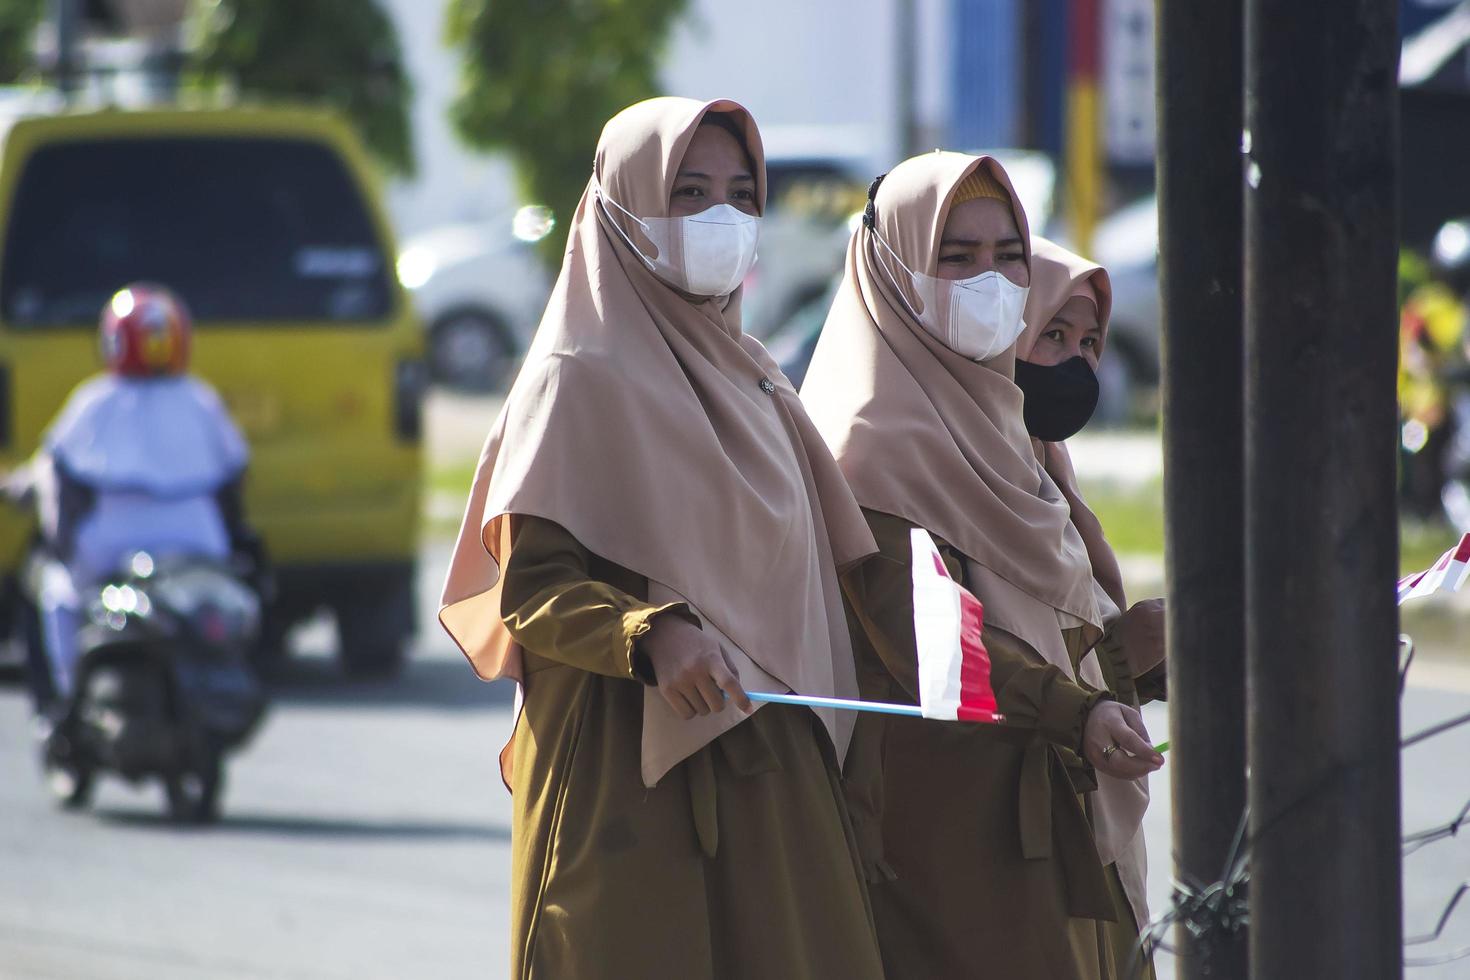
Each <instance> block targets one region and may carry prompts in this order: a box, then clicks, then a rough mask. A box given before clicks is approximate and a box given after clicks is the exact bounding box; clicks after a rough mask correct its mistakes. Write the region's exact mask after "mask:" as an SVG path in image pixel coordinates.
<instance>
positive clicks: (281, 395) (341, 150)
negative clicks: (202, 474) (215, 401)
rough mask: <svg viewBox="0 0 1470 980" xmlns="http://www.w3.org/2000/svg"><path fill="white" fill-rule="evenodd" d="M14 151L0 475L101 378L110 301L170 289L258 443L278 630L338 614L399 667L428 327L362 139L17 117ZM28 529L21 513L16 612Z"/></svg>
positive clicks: (13, 567)
mask: <svg viewBox="0 0 1470 980" xmlns="http://www.w3.org/2000/svg"><path fill="white" fill-rule="evenodd" d="M3 140H4V142H3V149H0V243H3V244H0V467H6V468H8V467H11V466H14V465H15V464H16V463H17V462H19V461H20V460H23V459H25V458H27V457H29V456H30V454H31V453H32V451H33V450H34V449H35V447H36V444H37V442H38V440H39V438H40V436H41V433H42V430H43V428H44V427H45V425H46V424H47V423H48V422H49V421H50V419H51V418H52V417H53V415H54V414H55V413H56V410H57V409H58V407H59V406H60V405H61V403H62V401H63V399H64V398H65V396H66V394H67V393H68V392H69V391H70V390H71V389H72V388H73V387H74V386H75V385H76V384H77V382H79V381H80V380H81V379H82V378H83V377H84V376H86V375H87V374H88V373H90V372H91V371H93V370H94V369H95V366H96V351H95V343H96V341H95V334H94V329H95V323H96V315H97V310H98V309H100V308H101V307H102V305H103V303H104V302H105V301H106V300H107V299H108V297H109V296H111V295H112V294H113V292H114V291H115V290H117V289H118V288H119V287H120V286H122V285H123V284H125V283H128V282H131V281H135V280H139V279H151V280H159V281H164V282H167V283H169V284H170V285H171V286H173V287H174V288H176V289H177V290H178V291H179V293H180V294H182V295H184V296H187V297H188V298H189V303H190V305H191V306H192V308H193V311H194V320H195V326H196V328H197V333H196V351H195V357H194V366H195V370H196V371H197V373H198V374H200V375H201V376H202V377H203V378H205V379H206V380H207V381H209V382H210V383H211V384H212V385H213V386H214V387H215V388H216V389H217V390H218V391H219V392H220V394H221V395H222V396H223V398H224V400H225V402H226V403H227V405H228V406H229V409H230V412H231V414H232V415H233V417H234V418H235V420H236V421H237V422H238V423H239V425H240V427H241V429H242V430H243V431H244V433H245V435H246V437H247V438H248V440H249V442H250V444H251V446H252V449H253V457H254V458H253V463H252V467H251V473H250V480H249V483H248V487H247V495H246V504H247V509H248V511H249V513H250V514H251V517H252V522H253V523H254V524H255V525H256V526H257V527H258V528H259V529H260V531H261V532H262V534H263V536H264V538H265V541H266V543H267V546H268V548H269V551H270V553H271V554H272V556H273V558H274V560H275V562H276V565H277V570H278V579H279V583H280V603H279V606H278V609H277V613H278V616H277V617H276V618H275V619H274V624H275V625H274V626H273V633H274V634H275V636H276V639H277V640H279V638H280V636H281V635H283V634H284V631H285V629H286V628H287V627H289V626H290V624H292V623H293V622H295V621H298V620H301V619H304V618H306V617H308V616H310V615H311V614H313V613H314V612H315V611H316V610H318V609H319V608H321V607H323V606H325V607H328V608H330V609H331V610H332V611H333V612H334V613H335V614H336V619H337V625H338V632H339V634H340V637H341V655H342V660H343V662H344V665H345V666H346V667H347V669H349V670H350V671H353V672H384V671H391V670H394V669H396V668H398V667H399V666H400V665H401V664H402V663H403V659H404V656H405V652H406V650H407V648H408V642H409V639H410V637H411V636H412V635H413V633H414V626H415V624H414V614H415V604H414V599H413V590H414V581H415V575H414V572H415V567H416V562H417V554H418V527H419V515H420V499H421V451H420V431H419V430H420V409H421V398H422V393H423V388H424V384H425V374H424V369H423V364H422V351H423V336H422V331H421V330H420V328H419V326H418V323H417V321H416V319H415V316H414V314H413V311H412V308H411V305H410V303H409V301H408V297H407V295H406V294H405V292H404V291H403V289H402V288H401V287H400V285H399V284H398V281H397V279H396V277H395V276H394V275H393V256H394V254H395V250H394V248H393V242H392V236H391V234H390V232H389V228H388V224H387V222H386V220H385V217H384V213H383V209H382V207H381V205H380V201H379V192H378V188H377V184H376V182H375V180H374V179H373V177H372V175H371V168H370V164H369V162H368V159H367V157H366V155H365V153H364V151H363V150H362V148H361V146H360V144H359V143H358V142H357V140H356V138H355V137H354V136H353V135H352V134H351V132H350V130H349V129H348V128H347V126H346V125H345V124H343V123H342V122H341V121H339V120H338V119H337V118H335V117H333V116H331V115H328V114H324V113H320V112H315V111H304V110H287V109H228V110H197V111H196V110H161V111H138V112H134V111H122V110H107V111H98V112H74V113H67V114H60V115H52V116H35V117H18V118H15V119H12V120H10V121H9V124H8V125H7V126H6V127H5V128H4V136H3ZM161 228H166V229H167V234H160V232H159V230H160V229H161ZM29 537H30V531H29V527H28V525H27V522H26V521H25V520H23V519H21V518H20V517H18V516H12V515H5V514H0V581H3V582H4V583H5V585H4V588H5V591H6V593H7V594H8V595H9V596H10V597H11V602H9V603H6V604H5V605H6V606H7V607H10V606H13V605H14V597H15V595H16V591H17V590H16V573H17V571H18V568H19V563H20V560H21V557H22V555H23V553H24V550H25V547H26V542H27V541H28V540H29ZM11 618H12V619H13V618H14V617H11ZM12 627H13V623H12Z"/></svg>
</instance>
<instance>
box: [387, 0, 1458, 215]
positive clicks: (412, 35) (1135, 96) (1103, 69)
mask: <svg viewBox="0 0 1470 980" xmlns="http://www.w3.org/2000/svg"><path fill="white" fill-rule="evenodd" d="M384 2H385V4H386V6H387V7H388V8H389V10H390V11H391V12H392V14H393V16H394V19H395V20H396V22H397V23H398V26H399V30H400V32H401V40H402V44H403V50H404V55H405V58H406V60H407V63H408V65H409V70H410V72H411V74H412V77H413V81H414V85H415V96H414V99H415V108H414V131H415V143H416V151H417V156H418V160H419V164H420V173H419V176H418V177H417V178H416V179H415V180H413V181H411V182H397V183H395V184H394V186H393V187H392V188H391V193H390V200H391V207H392V210H393V213H394V216H395V219H396V220H397V223H398V226H399V231H400V232H401V233H402V234H411V233H414V232H417V231H421V230H423V229H425V228H429V227H433V226H436V225H442V224H445V223H449V222H457V221H488V220H499V219H500V218H501V217H502V216H504V217H505V218H506V219H507V220H509V215H510V214H511V213H512V211H513V209H514V207H515V205H516V203H517V202H516V201H515V193H514V189H513V184H512V180H511V175H510V171H509V168H508V167H507V166H506V165H505V164H503V163H502V162H500V161H498V160H495V159H491V158H487V157H484V156H482V155H479V154H475V153H473V152H471V151H469V150H467V149H466V148H464V147H463V146H462V145H461V144H460V143H459V142H458V140H457V139H456V137H455V135H454V132H453V130H452V128H451V126H450V123H449V120H448V118H447V117H446V107H447V106H448V104H449V101H450V99H451V97H452V95H453V92H454V88H455V85H456V79H457V73H458V65H457V63H456V60H455V58H454V56H453V55H452V54H451V52H449V51H448V50H447V49H446V48H445V47H444V45H443V23H444V8H445V6H446V2H447V0H384ZM1460 3H1462V0H1400V4H1401V10H1402V24H1403V30H1404V33H1405V36H1406V37H1407V36H1409V35H1411V34H1413V33H1416V32H1418V31H1419V30H1421V29H1423V28H1424V27H1426V26H1428V25H1430V24H1432V23H1433V22H1434V21H1436V20H1437V19H1441V18H1443V17H1444V16H1445V15H1446V13H1447V12H1449V11H1451V9H1452V8H1454V7H1455V6H1456V5H1457V4H1460ZM1089 14H1090V17H1091V18H1092V23H1090V24H1088V23H1086V21H1087V19H1088V15H1089ZM1079 21H1080V23H1079ZM1153 52H1154V3H1153V0H806V2H803V3H790V2H789V0H745V2H743V3H739V4H732V3H728V2H725V0H690V2H689V9H688V12H687V13H686V14H685V15H684V17H683V19H682V21H681V23H680V24H679V25H678V27H677V28H676V30H675V32H674V34H673V36H672V39H671V42H670V45H669V51H668V55H667V63H666V67H665V70H664V74H663V80H664V86H665V90H666V91H667V92H669V93H671V94H679V95H689V96H695V97H713V96H725V97H730V98H734V99H737V100H739V101H741V102H743V103H744V104H746V105H747V106H748V107H749V108H750V109H751V111H752V112H753V113H754V114H755V116H756V118H757V119H758V120H759V121H760V123H761V126H762V128H763V130H765V131H767V132H768V133H769V134H771V136H772V140H771V142H772V143H773V147H772V148H773V149H775V150H777V151H778V152H779V151H780V150H781V149H782V148H790V147H799V148H801V149H802V150H803V151H811V150H812V149H813V148H820V147H826V148H828V149H829V150H830V151H831V152H840V153H841V154H843V155H845V156H847V157H849V158H858V159H861V160H862V161H864V163H865V164H866V165H868V166H870V168H871V169H872V170H873V172H875V173H876V172H878V171H880V170H882V169H885V168H886V167H888V166H890V165H891V164H892V163H893V162H894V161H896V160H898V159H900V158H901V157H902V156H904V155H905V153H906V151H908V150H918V149H923V148H927V147H933V146H946V147H952V148H981V147H985V148H992V147H1026V148H1033V149H1039V150H1043V151H1045V152H1047V153H1048V154H1050V155H1051V156H1052V157H1053V158H1055V159H1057V160H1058V161H1059V162H1062V160H1063V158H1064V155H1065V152H1066V149H1067V147H1066V142H1067V133H1068V124H1067V111H1068V98H1069V93H1070V92H1071V91H1072V83H1073V81H1074V80H1075V78H1076V76H1077V73H1078V71H1079V70H1081V69H1080V67H1079V59H1081V60H1082V61H1088V62H1090V63H1091V64H1092V65H1093V66H1095V71H1096V74H1097V78H1096V86H1097V89H1098V103H1097V105H1098V108H1097V112H1096V118H1095V119H1094V120H1093V121H1092V122H1093V124H1094V125H1096V127H1098V129H1099V133H1098V137H1099V141H1100V147H1101V161H1100V162H1101V164H1102V165H1103V167H1104V168H1105V169H1106V171H1107V176H1108V178H1109V185H1110V186H1111V188H1112V191H1113V193H1112V194H1111V195H1109V197H1108V202H1107V203H1108V204H1109V205H1112V204H1118V203H1121V202H1123V201H1125V200H1127V199H1129V198H1131V197H1134V196H1136V195H1138V194H1142V193H1145V192H1146V191H1147V190H1148V189H1149V188H1150V187H1151V185H1152V179H1153V176H1152V175H1153V154H1154V146H1155V127H1154V95H1155V89H1154V53H1153ZM1074 132H1075V130H1074Z"/></svg>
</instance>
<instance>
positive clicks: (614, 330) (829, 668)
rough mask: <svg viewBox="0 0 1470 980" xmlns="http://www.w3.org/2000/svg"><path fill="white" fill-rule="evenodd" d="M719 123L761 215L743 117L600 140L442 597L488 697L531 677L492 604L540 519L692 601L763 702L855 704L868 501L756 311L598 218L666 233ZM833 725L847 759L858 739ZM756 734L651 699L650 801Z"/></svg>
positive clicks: (687, 111) (623, 124) (640, 119)
mask: <svg viewBox="0 0 1470 980" xmlns="http://www.w3.org/2000/svg"><path fill="white" fill-rule="evenodd" d="M708 112H723V113H728V114H730V116H731V117H732V118H733V119H734V120H735V122H736V123H737V125H738V126H740V127H741V129H742V130H743V132H744V134H745V146H746V149H747V151H748V153H749V155H750V157H751V161H752V165H753V168H754V175H755V178H756V184H757V199H758V201H759V205H760V207H761V208H764V206H765V157H764V153H763V151H762V149H761V141H760V134H759V132H758V131H757V129H756V126H755V123H754V121H753V120H752V119H751V117H750V115H749V113H747V112H746V110H745V109H743V108H742V107H741V106H739V105H737V104H736V103H734V102H728V101H716V102H698V101H694V100H691V99H678V98H660V99H651V100H649V101H646V102H641V103H638V104H637V105H634V106H631V107H629V108H628V109H625V110H624V111H622V112H621V113H619V114H618V115H617V116H615V117H613V119H612V120H610V121H609V122H608V124H607V126H606V128H605V129H604V130H603V132H602V138H601V140H600V141H599V143H598V147H597V157H596V162H595V166H594V173H593V178H592V181H591V182H590V183H589V184H588V188H587V191H586V192H585V193H584V194H583V196H582V201H581V204H580V205H579V206H578V208H577V213H576V215H575V216H574V218H573V219H572V225H571V229H570V236H569V241H568V244H567V252H566V257H565V259H564V261H563V263H562V270H561V275H560V277H559V278H558V280H557V283H556V288H555V289H554V291H553V292H552V295H551V299H550V301H549V303H548V304H547V308H546V313H545V315H544V317H543V318H542V321H541V326H540V328H539V330H538V331H537V333H536V337H535V339H534V341H533V342H532V344H531V348H530V350H529V351H528V353H527V355H526V361H525V364H524V366H523V367H522V368H521V372H520V375H519V376H518V377H517V379H516V382H515V385H514V386H513V387H512V388H511V391H510V393H509V395H508V396H507V398H506V402H505V407H504V408H503V409H502V411H501V413H500V417H499V418H498V419H497V420H496V422H495V426H494V428H492V429H491V431H490V435H489V438H488V439H487V441H486V443H485V448H484V451H483V452H482V454H481V457H480V464H479V469H478V471H477V472H476V474H475V480H474V485H473V487H472V488H471V491H470V498H469V504H468V506H467V508H466V510H465V517H464V523H463V525H462V527H461V528H460V533H459V540H458V542H457V544H456V546H455V550H454V555H453V557H452V559H451V561H450V566H449V575H448V579H447V581H446V582H445V585H444V594H443V599H442V601H441V608H440V613H439V619H440V622H441V623H442V624H443V625H444V627H445V629H446V630H447V631H448V632H449V634H450V635H451V636H452V637H453V638H454V640H455V642H456V643H458V644H459V646H460V647H461V649H463V650H464V652H465V655H466V656H467V657H469V659H470V662H471V664H472V665H473V666H474V669H475V671H476V673H478V674H479V675H480V676H481V677H482V678H485V679H487V680H490V679H494V678H498V677H513V678H516V679H517V680H521V679H522V677H521V657H520V650H519V648H518V647H517V646H516V645H515V643H514V642H513V641H512V639H511V637H510V635H509V633H508V632H507V631H506V629H505V627H504V625H503V624H502V622H501V608H500V592H499V589H498V588H497V586H498V584H499V581H500V565H501V564H502V563H503V561H504V559H505V557H506V554H507V551H506V549H507V548H508V533H507V527H508V523H509V522H508V521H507V520H506V515H509V514H523V515H534V516H537V517H542V518H545V519H547V520H551V521H554V522H556V523H557V524H559V525H561V526H562V527H564V528H566V530H567V531H569V532H570V533H571V534H572V535H573V536H574V537H576V539H577V540H578V541H579V542H581V543H582V544H583V545H584V546H585V547H586V548H588V549H589V550H590V551H592V552H593V553H595V554H597V555H599V556H601V557H602V558H604V559H606V560H608V561H611V562H613V563H615V564H617V565H620V566H622V567H624V568H627V569H630V570H632V571H634V572H637V573H638V574H640V575H643V576H646V577H647V578H648V580H649V591H650V599H651V600H652V601H663V600H672V599H683V600H686V601H688V602H689V603H690V604H691V605H692V606H693V608H694V609H695V611H696V612H697V613H698V614H699V615H700V617H701V618H702V619H703V621H704V623H705V629H706V630H707V631H709V632H711V633H713V634H714V635H715V636H717V637H718V638H720V639H721V640H722V641H723V642H725V644H726V646H727V651H728V652H730V653H731V655H732V659H733V660H735V661H736V666H737V668H738V670H739V673H740V676H741V680H742V681H743V682H744V683H745V684H746V685H747V686H749V687H752V688H754V689H773V688H774V689H782V690H784V689H788V688H789V689H791V690H794V691H798V692H800V693H803V694H815V695H828V696H832V695H836V696H851V694H852V692H854V691H855V690H856V682H855V677H854V672H853V664H852V650H851V646H850V644H849V640H848V636H847V631H846V625H845V622H844V618H843V612H842V604H841V592H840V589H839V586H838V583H837V577H836V567H837V566H840V565H845V564H847V563H850V562H853V561H855V560H857V559H859V558H861V557H863V556H865V555H867V554H870V553H872V552H873V551H874V550H875V546H874V543H873V539H872V535H871V534H870V533H869V531H868V529H867V525H866V523H865V522H864V521H863V518H862V514H861V512H860V511H859V510H858V507H857V504H856V502H855V501H854V499H853V496H852V493H851V491H850V490H848V488H847V486H846V484H845V483H844V482H843V479H842V475H841V473H840V472H839V471H838V469H837V466H836V464H835V463H834V462H833V460H832V457H831V455H830V454H829V453H828V452H827V450H826V447H825V446H823V444H822V441H821V438H820V436H819V435H818V434H817V432H816V430H815V429H814V428H813V427H812V425H811V423H810V421H809V420H808V419H807V416H806V413H805V412H804V411H803V410H802V407H801V402H800V400H799V399H798V398H797V396H796V392H795V391H794V390H793V389H792V387H791V385H790V383H789V382H787V380H786V379H785V377H784V376H783V375H782V374H781V373H780V371H779V369H778V368H777V367H776V364H775V363H774V362H773V361H772V360H771V358H770V356H769V355H767V353H766V351H765V349H764V348H763V347H761V345H760V344H759V343H757V342H756V341H755V340H752V339H750V338H748V337H746V336H744V335H743V334H742V333H741V331H740V293H739V291H738V290H737V291H736V292H735V293H734V294H733V295H731V296H730V297H728V298H726V299H724V300H714V299H703V298H697V297H691V296H688V295H685V294H682V293H680V292H677V291H676V290H675V289H674V288H672V287H671V286H669V285H667V284H666V283H665V282H664V281H663V280H661V279H659V278H657V277H656V276H655V275H654V274H653V273H652V272H650V271H649V270H648V267H647V266H646V265H645V264H644V262H643V260H642V259H640V258H639V257H638V256H637V255H636V254H634V252H633V251H632V250H631V249H630V248H629V247H628V245H627V244H626V242H625V241H624V239H623V238H622V236H621V235H619V234H618V231H617V230H616V229H615V228H614V223H616V225H617V228H620V229H622V230H623V232H625V233H626V234H629V235H630V236H632V237H633V240H634V241H636V242H638V243H639V246H640V247H641V248H644V249H646V250H649V251H652V247H651V246H650V245H649V243H648V242H647V241H645V240H643V239H642V236H641V235H640V234H637V233H636V232H637V225H636V224H634V223H633V222H632V221H631V219H629V218H627V217H626V216H624V215H623V214H622V212H620V211H618V210H616V209H615V208H607V207H604V206H603V205H602V204H601V203H600V202H598V200H597V196H596V195H597V188H598V186H599V185H600V187H601V192H602V193H604V194H607V195H608V196H610V197H612V198H613V200H614V201H616V203H617V204H619V205H621V206H622V207H624V208H626V209H627V210H628V211H631V212H632V213H633V214H636V215H638V216H640V217H665V216H667V215H668V200H669V194H670V191H671V190H672V187H673V183H674V180H675V176H676V174H677V171H678V168H679V164H680V162H681V161H682V160H683V157H684V151H685V149H686V148H687V147H688V145H689V141H690V139H691V138H692V136H693V134H694V132H695V129H696V127H697V126H698V125H699V123H700V120H701V119H702V118H703V117H704V115H705V114H706V113H708ZM610 215H611V216H610ZM765 382H769V383H765ZM767 389H772V390H770V392H769V393H768V391H767ZM762 685H769V686H768V687H761V686H762ZM532 696H533V695H532ZM775 710H778V711H780V710H791V709H788V708H779V707H778V708H776V709H775ZM819 715H822V720H823V722H824V723H825V724H826V726H827V729H828V731H829V732H830V733H831V735H832V738H833V741H834V744H835V745H836V746H837V748H838V750H839V755H840V754H841V753H843V752H845V749H846V745H847V740H848V737H849V735H850V733H851V725H852V722H851V719H850V718H841V719H838V718H836V717H835V716H834V713H831V712H826V713H823V712H819ZM742 718H743V716H742V715H741V714H740V712H738V711H735V710H727V711H723V712H719V713H717V714H713V715H709V716H705V717H702V718H696V719H694V721H691V722H684V721H681V720H680V719H679V718H678V717H677V716H676V715H674V713H673V711H672V710H671V709H670V708H669V707H668V705H667V704H666V703H665V702H664V700H663V698H662V697H661V696H659V695H658V693H657V691H655V690H653V689H649V690H648V692H647V694H646V696H645V711H644V730H643V777H644V780H645V782H647V783H648V784H649V785H653V784H654V783H655V782H656V781H657V780H658V779H659V778H661V777H662V775H663V774H664V773H665V772H667V771H668V769H669V768H671V767H672V766H673V765H675V764H677V763H678V762H679V761H680V760H682V759H683V758H686V757H687V756H688V755H690V754H692V753H693V752H694V751H696V750H698V749H699V748H700V747H701V746H702V745H704V744H706V743H707V742H709V741H710V740H711V739H713V738H715V737H716V736H718V735H719V734H720V733H721V732H723V731H726V730H728V729H729V728H731V727H733V726H734V725H736V724H738V723H739V722H740V721H741V720H742Z"/></svg>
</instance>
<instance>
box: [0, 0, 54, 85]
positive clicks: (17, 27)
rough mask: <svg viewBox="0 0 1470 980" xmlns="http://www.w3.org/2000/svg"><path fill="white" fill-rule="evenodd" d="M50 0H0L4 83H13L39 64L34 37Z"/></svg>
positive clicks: (0, 76)
mask: <svg viewBox="0 0 1470 980" xmlns="http://www.w3.org/2000/svg"><path fill="white" fill-rule="evenodd" d="M45 4H46V0H0V85H12V84H14V83H16V82H19V81H21V80H23V79H24V78H26V77H27V76H28V75H30V73H31V71H32V69H33V68H34V67H35V56H34V54H33V52H32V51H31V41H32V39H33V37H34V36H35V33H36V25H37V24H39V23H40V22H41V14H42V12H43V11H44V10H45Z"/></svg>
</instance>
